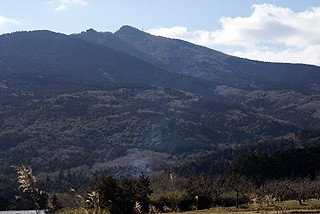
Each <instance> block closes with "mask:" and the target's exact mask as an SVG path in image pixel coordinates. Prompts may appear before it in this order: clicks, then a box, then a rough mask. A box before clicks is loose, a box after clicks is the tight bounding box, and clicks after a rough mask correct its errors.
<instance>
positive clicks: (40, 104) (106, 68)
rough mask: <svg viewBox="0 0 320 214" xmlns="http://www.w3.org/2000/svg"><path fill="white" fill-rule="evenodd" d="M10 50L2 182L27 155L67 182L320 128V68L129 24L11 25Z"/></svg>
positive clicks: (50, 176)
mask: <svg viewBox="0 0 320 214" xmlns="http://www.w3.org/2000/svg"><path fill="white" fill-rule="evenodd" d="M143 44H145V46H144V45H143ZM0 49H1V52H0V164H1V166H2V168H1V169H0V180H2V179H5V178H6V176H7V175H8V174H10V173H13V172H12V169H10V165H12V164H21V163H24V164H26V165H29V166H32V168H33V170H34V172H35V174H36V175H37V177H38V178H39V179H40V180H42V181H43V182H44V183H46V185H48V186H49V187H48V189H50V188H51V189H52V188H56V187H59V188H67V187H70V185H72V186H74V185H76V184H79V185H81V182H85V181H86V180H88V179H92V177H93V176H101V175H105V174H110V173H112V174H116V175H117V176H118V177H128V176H135V175H136V174H137V173H140V172H145V173H149V172H150V171H152V170H160V169H171V168H172V167H173V166H177V165H179V164H181V163H182V162H184V161H185V160H189V159H193V158H194V157H195V156H196V155H197V156H198V155H200V156H201V155H204V154H209V153H211V152H217V153H218V152H220V151H222V150H228V149H230V148H233V149H234V148H238V147H239V146H244V145H247V144H250V143H259V142H264V144H266V145H267V146H266V149H269V147H270V146H273V144H274V142H285V143H284V144H286V142H290V143H289V145H290V146H292V147H294V146H301V145H304V143H303V142H301V141H297V140H296V138H295V137H294V136H296V135H295V133H299V132H301V130H302V129H308V128H312V129H316V128H317V127H319V122H318V117H319V115H320V114H318V109H320V108H318V107H319V105H320V102H319V95H318V93H317V92H318V91H317V87H318V82H317V78H318V75H319V74H318V71H319V69H318V67H315V66H308V65H293V64H271V63H262V62H255V61H250V60H246V59H240V58H236V57H232V56H228V55H226V54H223V53H220V52H217V51H214V50H210V49H208V48H204V47H200V46H196V45H193V44H190V43H187V42H184V41H180V40H172V39H167V38H163V37H155V36H152V35H150V34H147V33H145V32H142V31H139V30H137V29H134V28H132V27H128V26H125V27H123V28H121V29H120V30H119V31H117V32H116V33H114V34H113V33H101V32H96V31H94V30H92V29H90V30H88V31H85V32H82V33H80V34H73V35H69V36H68V35H63V34H59V33H54V32H50V31H32V32H17V33H12V34H5V35H1V36H0ZM205 59H206V60H207V61H206V63H205ZM235 62H237V63H235ZM201 63H203V64H201ZM188 65H189V66H188ZM205 65H206V66H205ZM251 65H252V66H253V68H254V69H253V68H252V69H251V70H250V69H248V70H247V68H249V67H250V66H251ZM250 68H251V67H250ZM266 68H272V71H270V72H271V73H272V72H273V73H275V72H276V71H278V72H279V75H278V78H277V76H276V77H274V76H269V75H267V74H266V72H267V70H268V69H267V70H266ZM289 68H292V69H291V70H290V72H289V70H287V69H289ZM268 72H269V70H268ZM289 74H290V75H292V77H293V78H292V81H291V82H289V83H287V82H284V84H283V85H282V84H280V82H281V81H284V78H283V79H281V78H280V77H282V76H285V75H287V76H286V77H287V78H288V79H289V77H290V76H289ZM302 74H306V76H303V75H302ZM299 75H300V76H299ZM301 75H302V76H301ZM310 76H313V77H314V78H310ZM298 77H301V83H300V82H298V80H297V78H298ZM311 86H312V87H311ZM313 139H317V138H316V137H314V138H313ZM306 141H308V140H306ZM286 145H287V144H286ZM53 184H55V185H54V186H55V187H53Z"/></svg>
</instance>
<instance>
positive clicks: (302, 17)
mask: <svg viewBox="0 0 320 214" xmlns="http://www.w3.org/2000/svg"><path fill="white" fill-rule="evenodd" d="M0 2H1V5H0V34H3V33H8V32H13V31H19V30H38V29H48V30H52V31H55V32H61V33H65V34H71V33H77V32H81V31H84V30H86V29H89V28H94V29H96V30H98V31H111V32H114V31H116V30H117V29H119V28H120V27H121V26H122V25H131V26H134V27H136V28H139V29H143V30H145V31H147V32H149V33H152V34H155V35H162V36H166V37H172V38H180V39H184V40H187V41H190V42H193V43H196V44H199V45H203V46H207V47H210V48H213V49H217V50H220V51H223V52H225V53H228V54H232V55H237V56H241V57H245V58H251V59H258V60H264V61H281V62H296V63H308V64H316V65H320V1H319V0H309V1H308V0H305V1H300V0H294V1H290V0H273V1H272V0H269V1H268V0H265V1H257V0H244V1H239V0H223V1H221V0H197V1H195V0H161V1H159V0H157V1H156V0H28V1H26V0H25V1H24V0H0ZM318 28H319V29H318Z"/></svg>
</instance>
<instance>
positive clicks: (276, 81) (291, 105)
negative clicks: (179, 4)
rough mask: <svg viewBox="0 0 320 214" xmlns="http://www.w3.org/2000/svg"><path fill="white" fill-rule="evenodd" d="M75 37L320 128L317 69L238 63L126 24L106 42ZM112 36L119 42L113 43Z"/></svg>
mask: <svg viewBox="0 0 320 214" xmlns="http://www.w3.org/2000/svg"><path fill="white" fill-rule="evenodd" d="M75 36H76V37H78V38H82V39H85V40H87V41H90V42H94V43H98V44H100V45H103V46H107V47H112V48H114V49H117V50H121V51H123V52H126V53H128V54H131V55H133V56H135V57H137V58H140V59H143V60H146V61H148V62H149V63H151V64H154V65H156V66H160V67H162V68H164V69H166V70H168V71H171V72H174V73H180V74H184V75H188V76H191V77H196V78H199V79H203V80H206V81H209V82H212V84H213V85H214V86H213V87H214V88H215V89H214V90H213V92H212V93H207V94H205V93H202V94H201V95H204V96H209V97H211V98H214V99H220V100H223V101H224V102H229V103H233V104H235V105H238V106H242V107H244V108H248V109H250V110H252V111H254V112H255V113H257V114H263V115H269V116H272V117H274V118H277V119H279V120H284V121H288V122H291V123H294V124H295V125H296V126H298V127H300V128H306V129H311V128H315V129H319V128H320V124H319V122H318V119H319V116H318V115H319V110H318V109H320V105H319V104H320V103H319V97H318V94H319V89H320V85H319V82H320V81H319V80H320V68H319V67H317V66H311V65H303V64H288V63H267V62H259V61H252V60H247V59H241V58H238V57H233V56H229V55H226V54H224V53H221V52H218V51H215V50H212V49H209V48H206V47H201V46H198V45H194V44H191V43H188V42H185V41H181V40H177V39H168V38H164V37H159V36H153V35H150V34H148V33H145V32H143V31H140V30H138V29H135V28H133V27H130V26H123V27H121V28H120V29H119V30H118V31H116V32H115V33H114V34H112V33H109V34H108V38H107V37H106V36H105V34H104V33H99V32H95V31H93V30H90V31H86V32H82V33H81V34H77V35H75ZM111 37H112V38H113V39H118V40H119V39H120V40H122V43H121V42H117V43H113V42H112V41H113V40H111V39H110V38H111ZM97 38H99V39H97ZM103 38H104V39H103ZM118 40H117V41H118ZM120 44H121V45H120ZM124 47H127V49H125V48H124ZM133 48H135V51H133ZM141 52H142V53H141ZM145 55H148V57H145ZM159 63H160V64H159ZM195 93H198V92H195Z"/></svg>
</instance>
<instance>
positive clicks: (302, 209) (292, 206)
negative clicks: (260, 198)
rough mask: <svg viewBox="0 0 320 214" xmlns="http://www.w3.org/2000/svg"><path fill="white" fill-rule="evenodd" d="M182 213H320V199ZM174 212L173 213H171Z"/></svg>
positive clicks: (184, 213) (183, 213) (185, 213)
mask: <svg viewBox="0 0 320 214" xmlns="http://www.w3.org/2000/svg"><path fill="white" fill-rule="evenodd" d="M181 213H182V214H214V213H217V214H227V213H234V214H257V213H268V214H278V213H279V214H280V213H320V200H309V201H306V202H304V203H303V204H302V205H299V203H298V202H297V201H285V202H277V203H275V204H273V205H267V204H250V205H249V206H247V207H245V208H239V209H237V208H235V207H215V208H211V209H208V210H198V211H189V212H181ZM171 214H173V213H171Z"/></svg>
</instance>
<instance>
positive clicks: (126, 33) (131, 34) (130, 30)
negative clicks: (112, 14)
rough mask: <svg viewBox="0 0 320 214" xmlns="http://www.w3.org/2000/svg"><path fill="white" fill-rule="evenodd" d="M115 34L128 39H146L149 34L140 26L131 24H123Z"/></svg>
mask: <svg viewBox="0 0 320 214" xmlns="http://www.w3.org/2000/svg"><path fill="white" fill-rule="evenodd" d="M114 34H115V35H116V36H121V37H126V38H127V39H130V40H133V41H136V40H140V39H144V38H146V37H148V36H149V34H148V33H146V32H144V31H141V30H139V29H138V28H135V27H131V26H129V25H124V26H122V27H121V28H120V29H119V30H117V31H116V32H115V33H114Z"/></svg>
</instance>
